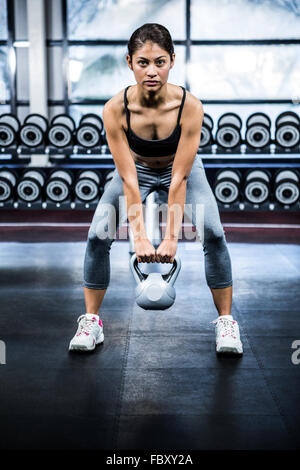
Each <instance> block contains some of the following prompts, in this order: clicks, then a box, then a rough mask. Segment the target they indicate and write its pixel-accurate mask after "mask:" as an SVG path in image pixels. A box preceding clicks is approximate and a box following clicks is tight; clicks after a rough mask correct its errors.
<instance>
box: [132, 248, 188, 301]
mask: <svg viewBox="0 0 300 470" xmlns="http://www.w3.org/2000/svg"><path fill="white" fill-rule="evenodd" d="M130 267H131V270H132V273H133V276H134V279H135V281H136V283H137V287H136V289H135V299H136V303H137V304H138V305H139V306H140V307H142V308H143V309H145V310H165V309H167V308H169V307H171V305H173V303H174V301H175V298H176V292H175V289H174V283H175V281H176V279H177V276H178V274H179V271H180V268H181V261H180V258H179V257H178V256H175V258H174V261H173V266H172V268H171V269H170V271H169V272H168V273H167V274H161V273H149V274H146V273H142V272H141V270H140V269H139V267H138V260H137V256H136V253H134V254H133V255H132V257H131V259H130Z"/></svg>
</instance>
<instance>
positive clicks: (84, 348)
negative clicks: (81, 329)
mask: <svg viewBox="0 0 300 470" xmlns="http://www.w3.org/2000/svg"><path fill="white" fill-rule="evenodd" d="M103 342H104V333H101V335H100V336H99V338H98V339H97V341H96V343H95V344H94V345H93V346H90V347H88V346H85V345H84V344H72V341H71V342H70V345H69V351H94V349H95V348H96V346H98V344H102V343H103Z"/></svg>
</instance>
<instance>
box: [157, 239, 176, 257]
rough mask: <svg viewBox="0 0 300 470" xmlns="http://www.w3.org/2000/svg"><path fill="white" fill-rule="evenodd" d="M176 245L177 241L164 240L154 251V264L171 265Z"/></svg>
mask: <svg viewBox="0 0 300 470" xmlns="http://www.w3.org/2000/svg"><path fill="white" fill-rule="evenodd" d="M177 243H178V241H177V240H168V239H164V240H163V241H162V242H161V244H160V245H159V247H158V248H157V250H156V253H155V261H156V263H173V261H174V258H175V255H176V250H177Z"/></svg>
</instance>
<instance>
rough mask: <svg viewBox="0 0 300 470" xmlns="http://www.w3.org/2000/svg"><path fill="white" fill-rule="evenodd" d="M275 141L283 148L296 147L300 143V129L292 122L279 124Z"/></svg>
mask: <svg viewBox="0 0 300 470" xmlns="http://www.w3.org/2000/svg"><path fill="white" fill-rule="evenodd" d="M275 140H276V143H278V144H279V145H281V147H284V148H291V147H295V146H296V145H298V144H299V142H300V130H299V127H297V126H296V125H295V124H293V123H292V122H286V123H282V124H279V125H278V126H277V129H276V131H275Z"/></svg>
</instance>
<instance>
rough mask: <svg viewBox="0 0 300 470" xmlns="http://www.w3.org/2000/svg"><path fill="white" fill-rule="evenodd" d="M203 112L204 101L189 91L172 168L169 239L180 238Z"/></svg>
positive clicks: (167, 236)
mask: <svg viewBox="0 0 300 470" xmlns="http://www.w3.org/2000/svg"><path fill="white" fill-rule="evenodd" d="M203 116H204V112H203V106H202V103H201V102H200V101H199V100H198V99H197V98H196V97H194V96H193V95H191V94H190V93H189V94H188V96H187V100H186V104H185V106H184V108H183V113H182V122H181V136H180V140H179V143H178V147H177V151H176V154H175V158H174V163H173V168H172V180H171V184H170V189H169V197H168V216H167V224H166V232H165V236H164V239H165V240H175V241H177V240H178V234H179V230H180V229H181V224H182V218H183V213H184V203H185V200H186V182H187V179H188V176H189V174H190V171H191V169H192V166H193V163H194V160H195V157H196V154H197V150H198V147H199V143H200V138H201V127H202V122H203Z"/></svg>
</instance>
